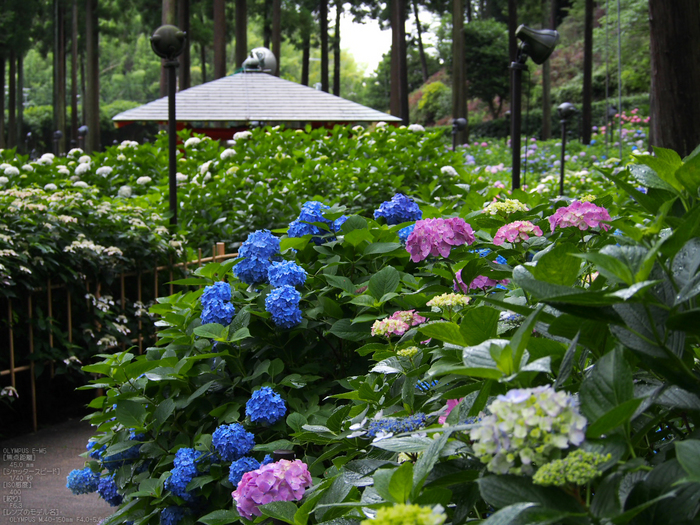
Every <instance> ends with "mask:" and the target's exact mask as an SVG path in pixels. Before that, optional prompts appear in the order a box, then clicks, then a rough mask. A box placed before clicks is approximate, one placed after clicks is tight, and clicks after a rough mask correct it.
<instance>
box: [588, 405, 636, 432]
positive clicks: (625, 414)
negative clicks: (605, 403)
mask: <svg viewBox="0 0 700 525" xmlns="http://www.w3.org/2000/svg"><path fill="white" fill-rule="evenodd" d="M641 402H642V399H641V398H638V399H630V400H629V401H625V402H624V403H622V404H620V405H618V406H616V407H615V408H613V409H611V410H609V411H608V412H606V413H605V414H603V415H602V416H600V417H599V418H598V419H596V420H595V421H593V422H592V423H591V424H590V425H589V426H588V428H587V429H586V437H587V438H588V439H594V438H597V437H600V436H601V435H603V434H607V433H608V432H610V431H611V430H614V429H616V428H617V427H619V426H620V425H624V424H625V423H627V421H629V419H630V418H631V417H632V415H633V414H634V413H635V411H636V410H637V408H638V407H639V405H640V403H641Z"/></svg>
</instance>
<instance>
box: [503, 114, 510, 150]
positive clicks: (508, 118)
mask: <svg viewBox="0 0 700 525" xmlns="http://www.w3.org/2000/svg"><path fill="white" fill-rule="evenodd" d="M503 118H505V119H506V123H507V124H506V147H508V139H509V138H510V110H508V111H506V112H505V113H504V114H503Z"/></svg>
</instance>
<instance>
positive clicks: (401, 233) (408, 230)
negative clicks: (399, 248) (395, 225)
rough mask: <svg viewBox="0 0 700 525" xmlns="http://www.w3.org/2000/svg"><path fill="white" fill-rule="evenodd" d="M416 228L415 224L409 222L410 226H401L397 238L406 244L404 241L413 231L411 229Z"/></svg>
mask: <svg viewBox="0 0 700 525" xmlns="http://www.w3.org/2000/svg"><path fill="white" fill-rule="evenodd" d="M415 228H416V225H415V224H411V225H410V226H406V227H405V228H401V229H400V230H399V240H400V241H401V242H402V243H404V244H406V241H408V238H409V237H410V235H411V234H412V233H413V230H414V229H415Z"/></svg>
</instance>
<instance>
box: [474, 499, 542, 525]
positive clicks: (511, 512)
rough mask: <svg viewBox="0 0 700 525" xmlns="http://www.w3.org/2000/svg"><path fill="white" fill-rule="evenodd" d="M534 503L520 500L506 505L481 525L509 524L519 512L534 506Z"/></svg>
mask: <svg viewBox="0 0 700 525" xmlns="http://www.w3.org/2000/svg"><path fill="white" fill-rule="evenodd" d="M536 505H537V504H536V503H531V502H522V503H514V504H513V505H508V506H507V507H504V508H502V509H501V510H498V511H496V512H494V513H493V514H491V516H489V517H488V518H487V519H486V520H485V521H482V522H481V525H511V524H512V523H514V522H515V519H516V518H517V517H518V516H520V514H521V513H522V512H523V511H524V510H525V509H529V508H530V507H534V506H536Z"/></svg>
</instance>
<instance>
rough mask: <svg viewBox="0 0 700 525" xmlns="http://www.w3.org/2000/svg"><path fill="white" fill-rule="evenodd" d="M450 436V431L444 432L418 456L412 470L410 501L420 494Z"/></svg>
mask: <svg viewBox="0 0 700 525" xmlns="http://www.w3.org/2000/svg"><path fill="white" fill-rule="evenodd" d="M451 434H452V432H451V431H450V430H446V431H445V432H443V433H442V435H441V436H440V437H439V438H437V439H433V440H432V443H431V444H430V446H429V447H428V448H427V449H426V450H425V451H424V452H423V453H422V454H421V455H420V457H419V458H418V461H416V465H415V468H414V469H413V491H412V498H411V499H416V497H417V496H418V494H420V491H421V488H422V487H423V484H424V483H425V480H426V479H428V475H429V474H430V471H431V470H432V469H433V467H434V466H435V463H437V461H438V459H439V458H440V451H441V450H442V449H443V448H444V447H445V445H446V444H447V441H448V439H449V437H450V435H451Z"/></svg>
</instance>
